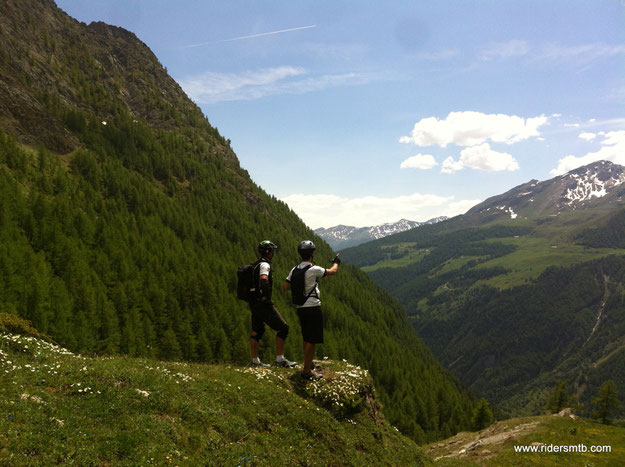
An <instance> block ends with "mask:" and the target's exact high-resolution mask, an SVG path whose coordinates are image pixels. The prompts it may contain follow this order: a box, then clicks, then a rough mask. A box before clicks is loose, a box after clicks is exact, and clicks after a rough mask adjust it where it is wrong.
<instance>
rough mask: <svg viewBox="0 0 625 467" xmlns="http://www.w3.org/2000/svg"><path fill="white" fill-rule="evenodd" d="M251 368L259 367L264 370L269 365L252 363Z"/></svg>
mask: <svg viewBox="0 0 625 467" xmlns="http://www.w3.org/2000/svg"><path fill="white" fill-rule="evenodd" d="M252 366H253V367H261V368H266V367H268V366H269V364H267V363H263V362H260V363H256V362H252Z"/></svg>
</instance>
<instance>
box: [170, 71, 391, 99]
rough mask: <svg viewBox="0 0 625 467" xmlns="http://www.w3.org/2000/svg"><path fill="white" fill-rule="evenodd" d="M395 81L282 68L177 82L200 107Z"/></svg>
mask: <svg viewBox="0 0 625 467" xmlns="http://www.w3.org/2000/svg"><path fill="white" fill-rule="evenodd" d="M382 79H392V78H391V77H390V76H389V75H386V74H384V73H343V74H335V75H318V76H313V75H311V74H310V73H309V72H308V71H306V70H305V69H303V68H300V67H292V66H281V67H276V68H263V69H260V70H254V71H246V72H242V73H217V72H207V73H203V74H201V75H196V76H191V77H187V78H183V79H180V80H178V81H179V83H180V86H181V87H182V88H183V89H184V90H185V92H186V93H187V94H188V95H189V96H190V97H191V99H193V100H194V101H195V102H196V103H198V104H214V103H216V102H222V101H237V100H253V99H260V98H262V97H265V96H269V95H276V94H304V93H308V92H313V91H320V90H323V89H328V88H333V87H338V86H352V85H357V84H367V83H370V82H372V81H378V80H382Z"/></svg>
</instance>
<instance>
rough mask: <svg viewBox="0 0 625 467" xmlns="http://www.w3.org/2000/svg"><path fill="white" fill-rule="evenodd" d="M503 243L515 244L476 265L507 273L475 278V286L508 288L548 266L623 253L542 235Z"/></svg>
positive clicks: (536, 274)
mask: <svg viewBox="0 0 625 467" xmlns="http://www.w3.org/2000/svg"><path fill="white" fill-rule="evenodd" d="M498 241H500V240H498ZM504 242H505V243H508V244H511V245H515V246H517V247H518V248H517V250H516V251H514V252H512V253H510V254H508V255H506V256H502V257H499V258H494V259H492V260H490V261H486V262H484V263H481V264H479V265H478V266H477V268H491V267H497V266H500V267H503V268H506V269H508V270H510V271H511V272H510V273H508V274H502V275H499V276H495V277H493V278H490V279H487V280H483V281H478V282H476V283H475V286H479V285H489V286H491V287H496V288H499V289H506V288H511V287H515V286H518V285H522V284H523V283H525V282H526V281H528V280H532V279H535V278H537V277H538V276H540V274H542V273H543V272H544V271H545V269H547V268H548V267H550V266H560V267H562V266H571V265H574V264H578V263H584V262H587V261H592V260H594V259H598V258H601V257H604V256H608V255H610V254H618V255H622V254H625V250H616V249H610V248H587V247H584V246H581V245H573V244H567V243H556V242H554V241H553V240H551V239H549V238H544V237H530V236H522V237H519V238H506V239H504Z"/></svg>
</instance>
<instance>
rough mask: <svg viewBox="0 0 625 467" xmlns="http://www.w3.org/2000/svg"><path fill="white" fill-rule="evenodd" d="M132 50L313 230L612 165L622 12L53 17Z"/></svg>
mask: <svg viewBox="0 0 625 467" xmlns="http://www.w3.org/2000/svg"><path fill="white" fill-rule="evenodd" d="M57 5H58V6H59V7H60V8H62V9H63V10H65V11H66V12H67V13H69V14H70V15H71V16H73V17H74V18H76V19H78V20H80V21H84V22H86V23H89V22H91V21H104V22H106V23H109V24H114V25H117V26H121V27H124V28H126V29H128V30H130V31H132V32H134V33H135V34H136V35H137V36H138V37H139V39H141V40H142V41H143V42H145V43H146V44H147V45H148V47H150V49H152V51H153V52H154V53H155V54H156V56H157V57H158V58H159V60H160V62H161V63H162V64H163V65H164V66H165V67H166V68H167V70H168V71H169V73H170V74H171V75H172V76H173V77H174V79H176V80H177V81H178V82H179V83H180V85H181V86H182V87H183V89H184V90H185V91H186V92H187V94H188V95H189V96H190V97H191V98H192V99H193V100H194V101H195V102H196V103H197V104H198V105H199V106H200V107H201V108H202V110H203V111H204V113H205V114H206V116H207V118H208V119H209V121H210V122H211V123H212V124H213V125H214V126H216V127H217V128H218V129H219V131H220V132H221V133H222V135H224V136H225V137H226V138H229V139H230V140H231V141H232V147H233V149H234V150H235V152H236V153H237V156H238V157H239V159H240V161H241V165H242V166H243V167H244V168H246V169H247V170H248V171H249V173H250V175H251V177H252V179H253V180H254V181H255V182H256V183H258V184H259V185H260V186H261V187H262V188H264V189H265V190H266V191H267V192H269V193H270V194H273V195H275V196H276V197H278V198H280V199H283V200H284V201H286V202H287V203H288V204H289V206H291V208H292V209H293V210H294V211H295V212H297V213H298V214H299V216H300V217H301V218H302V219H303V220H304V221H305V222H306V223H307V224H308V225H309V226H310V227H313V228H317V227H330V226H333V225H337V224H347V225H354V226H358V227H361V226H368V225H376V224H380V223H384V222H394V221H397V220H399V219H401V218H407V219H410V220H416V221H424V220H427V219H429V218H432V217H435V216H439V215H447V216H453V215H456V214H461V213H463V212H465V211H466V210H467V209H469V208H470V207H471V206H473V205H474V204H476V203H477V202H479V201H482V200H484V199H486V198H488V197H490V196H494V195H497V194H500V193H502V192H504V191H507V190H508V189H510V188H512V187H514V186H516V185H518V184H521V183H524V182H527V181H529V180H531V179H538V180H546V179H549V178H552V177H553V176H555V175H559V174H562V173H565V172H566V171H568V170H571V169H573V168H576V167H579V166H581V165H585V164H587V163H590V162H593V161H595V160H598V159H608V160H612V161H613V162H616V163H620V164H623V165H625V105H624V104H625V2H623V1H619V0H591V1H581V0H577V1H572V0H566V1H565V0H562V1H557V0H540V1H532V0H525V1H513V0H505V1H504V0H501V1H495V0H482V1H471V0H465V1H460V0H457V1H445V0H441V1H429V2H426V1H414V0H412V1H388V2H373V1H365V0H361V1H355V0H354V1H340V0H332V1H326V0H315V1H308V2H304V1H297V0H289V1H286V0H284V1H271V0H267V1H258V0H256V1H253V0H228V1H200V0H196V1H191V0H179V1H176V2H173V1H166V0H90V1H84V0H57Z"/></svg>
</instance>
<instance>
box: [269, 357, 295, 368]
mask: <svg viewBox="0 0 625 467" xmlns="http://www.w3.org/2000/svg"><path fill="white" fill-rule="evenodd" d="M273 364H274V365H276V366H281V367H283V368H293V367H294V366H297V362H292V361H290V360H287V359H286V358H285V359H283V360H281V361H277V360H276V361H275V362H273Z"/></svg>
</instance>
